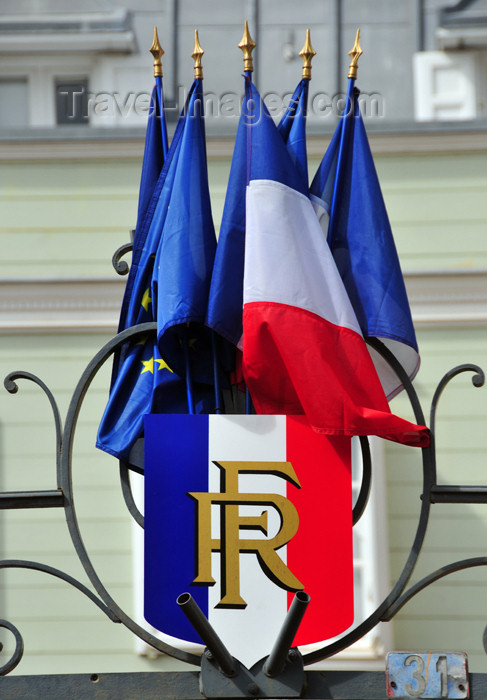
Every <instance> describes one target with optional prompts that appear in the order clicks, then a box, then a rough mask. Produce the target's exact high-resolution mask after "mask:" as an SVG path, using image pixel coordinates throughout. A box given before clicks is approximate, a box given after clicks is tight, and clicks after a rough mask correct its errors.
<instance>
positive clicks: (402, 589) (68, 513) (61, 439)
mask: <svg viewBox="0 0 487 700" xmlns="http://www.w3.org/2000/svg"><path fill="white" fill-rule="evenodd" d="M149 333H150V334H155V333H156V324H155V323H145V324H140V325H138V326H134V327H132V328H129V329H127V330H124V331H122V332H121V333H119V334H118V335H117V336H115V337H114V338H112V339H111V340H110V341H109V342H108V343H107V344H106V345H105V346H104V347H103V348H101V350H100V351H99V352H98V353H97V354H96V355H95V356H94V357H93V359H92V360H91V361H90V363H89V364H88V366H87V367H86V369H85V371H84V372H83V374H82V376H81V378H80V380H79V382H78V384H77V386H76V388H75V391H74V393H73V396H72V399H71V402H70V405H69V408H68V412H67V416H66V423H65V427H64V430H63V429H62V424H61V419H60V415H59V411H58V408H57V405H56V402H55V400H54V397H53V395H52V394H51V392H50V391H49V389H48V388H47V387H46V385H45V384H44V383H43V382H42V381H41V380H40V379H39V378H37V377H35V376H34V375H32V374H30V373H27V372H12V373H10V374H9V375H8V376H7V377H6V379H5V388H6V389H7V391H9V392H10V393H15V392H16V391H17V390H18V386H17V384H16V380H18V379H26V380H30V381H33V382H35V383H36V384H37V385H38V386H39V387H40V388H41V389H42V390H43V391H44V393H45V394H46V396H47V398H48V400H49V402H50V404H51V408H52V411H53V417H54V422H55V426H56V471H57V489H55V490H52V491H45V492H44V491H37V492H18V493H14V494H11V493H10V494H5V493H4V494H0V509H2V508H3V509H8V508H24V507H61V506H62V507H64V510H65V518H66V522H67V525H68V530H69V533H70V536H71V540H72V542H73V546H74V548H75V551H76V553H77V555H78V558H79V559H80V562H81V564H82V565H83V568H84V570H85V572H86V574H87V576H88V578H89V580H90V582H91V584H92V586H93V588H94V590H95V591H96V595H95V594H94V593H93V592H92V591H91V590H90V589H89V588H87V587H86V586H85V585H84V584H82V583H81V582H79V581H76V580H75V579H73V578H72V577H70V576H69V575H68V574H65V573H63V572H61V571H58V570H56V569H52V568H51V567H48V566H46V565H43V564H40V563H37V562H25V561H20V560H18V561H17V560H4V561H0V568H11V567H17V568H28V569H36V570H38V571H42V572H44V573H47V574H50V575H54V576H57V577H58V578H61V579H62V580H64V581H66V582H67V583H69V584H70V585H72V586H74V587H76V588H77V589H78V590H80V591H81V592H82V593H84V594H85V595H86V596H87V597H89V598H90V599H91V600H92V602H94V603H95V604H96V605H97V606H98V607H99V608H100V609H101V610H102V611H103V612H104V613H105V615H107V617H109V619H111V620H112V621H113V622H119V623H121V624H123V625H124V626H125V627H127V628H128V629H130V630H131V631H132V633H133V634H135V635H136V636H138V637H139V638H140V639H142V640H143V641H145V642H146V643H147V644H149V645H150V646H152V647H153V648H154V649H156V650H157V651H160V652H162V653H164V654H167V655H169V656H172V657H174V658H177V659H179V660H181V661H184V662H186V663H189V664H192V665H195V666H199V665H200V663H201V657H200V655H199V654H192V653H189V652H186V651H182V650H181V649H178V648H177V647H174V646H172V645H169V644H167V643H165V642H163V641H161V640H160V639H158V638H157V637H155V636H154V635H152V634H151V633H150V632H148V631H147V630H145V629H144V628H143V627H141V626H140V625H139V624H138V623H137V622H135V621H134V620H133V619H132V618H131V617H130V616H128V615H127V614H126V613H125V612H124V611H123V610H122V608H120V606H119V605H118V604H117V603H116V601H115V600H114V599H113V598H112V597H111V596H110V594H109V593H108V591H107V590H106V588H105V586H104V585H103V583H102V581H101V579H100V578H99V576H98V574H97V572H96V571H95V568H94V566H93V564H92V562H91V560H90V557H89V555H88V552H87V550H86V547H85V545H84V542H83V539H82V535H81V531H80V528H79V524H78V519H77V515H76V508H75V499H74V493H73V482H72V459H73V456H72V451H73V441H74V434H75V430H76V425H77V420H78V416H79V412H80V410H81V406H82V403H83V400H84V397H85V396H86V393H87V391H88V389H89V387H90V385H91V383H92V381H93V379H94V377H95V376H96V374H97V372H98V371H99V369H100V368H101V366H102V365H103V364H104V363H105V362H106V361H107V359H108V358H109V357H110V356H111V355H112V354H113V353H114V352H116V351H117V350H118V349H119V348H120V347H121V346H122V345H123V344H125V343H126V342H127V341H134V340H137V339H138V338H140V337H142V336H145V335H147V334H149ZM367 342H368V343H369V345H371V346H373V347H374V349H375V350H376V351H377V352H379V353H380V354H381V355H382V357H384V359H385V360H386V361H387V362H388V363H389V365H390V366H391V367H392V369H393V370H394V371H395V373H396V374H397V376H398V377H399V378H400V380H401V382H402V383H403V386H404V388H405V390H406V392H407V395H408V398H409V400H410V403H411V406H412V409H413V412H414V416H415V419H416V422H417V423H421V424H423V425H424V424H425V420H424V415H423V411H422V408H421V405H420V402H419V400H418V397H417V394H416V391H415V389H414V388H413V386H412V383H411V382H410V380H409V378H408V377H407V375H406V373H405V372H404V370H403V368H402V367H401V365H400V364H399V363H398V362H397V361H396V360H395V358H394V356H393V355H392V354H391V353H390V352H389V351H388V349H387V348H386V347H385V346H384V345H383V344H382V343H381V342H380V341H377V340H375V339H368V340H367ZM467 371H468V372H474V376H473V378H472V382H473V385H474V386H475V387H480V386H483V384H484V381H485V376H484V373H483V371H482V369H481V368H480V367H478V366H477V365H473V364H465V365H461V366H459V367H455V368H454V369H452V370H451V371H450V372H448V373H447V374H446V375H445V376H444V377H443V379H442V380H441V382H440V383H439V385H438V388H437V390H436V392H435V395H434V398H433V401H432V407H431V424H430V425H431V437H432V439H431V443H430V445H429V447H425V448H422V465H423V491H422V503H421V510H420V516H419V521H418V525H417V529H416V533H415V536H414V540H413V544H412V547H411V550H410V553H409V555H408V557H407V560H406V562H405V564H404V566H403V569H402V571H401V574H400V575H399V578H398V579H397V581H396V583H395V585H394V586H393V588H392V589H391V591H390V593H389V594H388V596H387V597H386V598H385V599H384V601H383V602H382V603H381V604H380V605H379V606H378V608H377V609H376V610H375V611H374V612H373V613H372V614H371V615H370V616H369V617H368V618H367V619H365V620H364V621H363V622H361V623H360V624H359V625H358V626H357V627H355V628H354V629H353V630H351V631H350V632H348V633H345V634H344V636H342V637H341V638H340V639H338V640H336V641H334V642H332V643H329V644H324V645H323V646H322V647H320V648H319V649H316V650H314V651H313V652H311V653H307V654H305V655H304V656H303V662H304V664H305V665H308V664H312V663H315V662H317V661H320V660H322V659H325V658H328V657H330V656H333V655H334V654H336V653H338V652H340V651H342V650H343V649H345V648H347V647H348V646H350V645H351V644H353V643H354V642H356V641H357V640H358V639H360V638H361V637H363V636H364V635H365V634H367V633H368V632H369V631H370V630H371V629H373V628H374V627H375V626H376V625H377V624H378V623H379V622H380V621H387V620H390V619H391V618H392V617H393V616H394V615H395V614H396V612H397V611H398V610H399V609H400V608H401V607H402V606H403V605H404V604H405V603H406V602H408V601H409V600H410V599H411V598H412V597H413V596H414V595H415V594H416V593H418V592H419V591H420V590H423V588H425V587H426V586H427V585H429V584H430V583H432V582H434V581H436V580H438V579H439V578H441V577H443V576H446V575H448V574H449V573H451V572H453V571H458V570H460V569H463V568H469V567H473V566H480V565H485V564H487V557H478V558H475V559H468V560H463V561H460V562H455V563H453V564H451V565H449V566H448V567H443V568H442V569H439V570H437V571H435V572H432V573H431V574H430V575H429V576H427V577H425V578H424V579H422V581H420V582H419V583H416V584H415V585H414V586H411V587H410V588H409V589H407V590H406V586H407V584H408V581H409V579H410V577H411V574H412V572H413V570H414V567H415V565H416V562H417V560H418V557H419V554H420V551H421V547H422V545H423V542H424V538H425V534H426V528H427V524H428V519H429V514H430V507H431V504H432V503H434V502H436V501H437V500H442V499H443V500H444V499H447V498H448V499H450V500H449V501H448V502H471V501H465V498H476V499H480V500H476V501H473V502H484V503H487V487H477V488H474V487H461V486H459V487H442V486H439V485H438V484H437V483H436V461H435V440H434V429H435V416H436V409H437V404H438V401H439V398H440V396H441V394H442V392H443V390H444V389H445V388H446V386H447V384H448V383H449V382H450V381H451V380H452V379H453V378H454V377H456V376H457V375H458V374H460V373H462V372H467ZM360 443H361V447H362V455H363V463H364V469H363V477H362V485H361V488H360V492H359V496H358V499H357V502H356V504H355V507H354V513H353V522H354V524H355V523H356V522H357V521H358V520H359V518H360V516H361V515H362V513H363V512H364V510H365V507H366V504H367V500H368V495H369V492H370V487H371V473H372V470H371V461H370V451H369V445H368V440H367V438H361V440H360ZM120 475H121V486H122V492H123V495H124V498H125V502H126V504H127V507H128V510H129V512H130V515H131V516H132V517H133V518H134V519H135V521H136V522H137V523H138V524H139V525H140V526H142V527H143V515H142V514H141V513H140V512H139V511H138V509H137V507H136V505H135V503H134V500H133V496H132V493H131V488H130V478H129V467H128V465H126V464H124V463H120ZM452 488H453V489H456V491H454V492H453V493H452V491H451V489H452ZM445 489H446V491H445ZM0 627H5V628H7V629H9V630H10V631H11V632H12V634H13V635H14V637H15V639H16V648H15V652H14V654H13V656H12V658H11V659H10V661H9V662H7V663H6V664H5V665H4V666H2V667H0V675H6V674H7V673H9V672H10V671H11V670H13V668H15V666H17V664H18V663H19V661H20V659H21V657H22V653H23V642H22V637H21V635H20V633H19V631H18V630H17V628H15V626H14V625H12V624H11V623H9V622H7V621H0Z"/></svg>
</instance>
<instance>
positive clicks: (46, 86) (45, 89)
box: [0, 0, 487, 674]
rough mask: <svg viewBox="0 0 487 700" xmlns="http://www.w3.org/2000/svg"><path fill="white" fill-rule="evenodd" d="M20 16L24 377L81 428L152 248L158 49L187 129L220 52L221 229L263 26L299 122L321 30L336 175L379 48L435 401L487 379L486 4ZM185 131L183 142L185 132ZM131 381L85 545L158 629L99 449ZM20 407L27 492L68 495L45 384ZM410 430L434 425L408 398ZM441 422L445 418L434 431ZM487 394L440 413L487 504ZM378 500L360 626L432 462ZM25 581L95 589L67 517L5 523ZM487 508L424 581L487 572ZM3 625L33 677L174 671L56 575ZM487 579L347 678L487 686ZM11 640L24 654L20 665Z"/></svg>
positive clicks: (13, 316) (455, 586) (13, 303)
mask: <svg viewBox="0 0 487 700" xmlns="http://www.w3.org/2000/svg"><path fill="white" fill-rule="evenodd" d="M8 5H9V3H4V11H3V14H2V17H1V18H0V105H1V107H0V126H1V130H0V183H1V184H0V197H1V201H2V205H3V207H2V211H3V216H2V220H1V222H0V242H1V244H2V251H3V256H2V263H1V265H0V334H1V342H0V369H1V374H2V375H3V376H5V375H6V374H7V373H8V372H10V371H12V370H17V369H20V370H26V371H29V372H32V373H34V374H36V375H38V376H39V377H40V378H41V379H42V380H43V381H45V382H46V384H47V385H48V386H49V387H50V388H51V390H52V391H53V393H54V396H55V398H56V400H57V401H58V403H59V407H60V411H61V415H62V416H65V414H66V411H67V409H68V406H69V402H70V398H71V395H72V392H73V390H74V388H75V386H76V383H77V382H78V380H79V378H80V376H81V374H82V372H83V370H84V368H85V366H86V365H87V363H88V362H89V360H90V359H91V358H92V357H93V355H94V354H95V353H96V352H97V351H98V350H99V348H100V347H102V346H103V345H104V344H105V343H106V342H107V341H108V340H109V338H110V337H111V336H112V335H113V334H114V333H115V332H116V327H117V322H118V312H119V306H120V301H121V296H122V293H123V284H124V280H123V278H120V277H119V276H117V275H116V274H115V272H114V271H113V267H112V264H111V257H112V254H113V252H114V251H115V250H116V249H117V248H118V247H119V246H120V245H121V244H123V243H125V242H126V241H127V240H128V239H129V230H130V229H131V228H133V226H134V223H135V217H136V210H137V192H138V184H139V178H140V167H141V160H142V153H143V144H144V126H145V122H146V119H147V108H148V95H149V94H150V90H151V86H152V69H151V62H152V59H151V57H150V55H149V54H148V52H147V49H148V47H149V45H150V43H151V41H152V28H153V25H154V24H157V25H158V28H159V36H160V39H161V42H162V44H163V46H164V49H165V51H166V53H165V56H164V58H163V67H164V89H165V95H166V100H167V105H168V117H169V121H170V127H171V124H174V123H175V120H176V115H177V113H178V109H179V107H180V104H181V99H182V97H183V96H184V94H185V90H187V89H188V87H189V85H190V83H191V79H192V73H191V71H192V61H191V58H190V54H191V51H192V47H193V31H194V28H195V27H198V28H199V32H200V41H201V43H202V45H203V48H204V49H205V52H206V53H205V56H204V59H203V63H204V67H205V91H206V96H207V105H206V107H207V113H208V118H207V133H208V157H209V180H210V187H211V194H212V206H213V215H214V219H215V224H216V225H217V228H218V223H219V221H220V218H221V212H222V208H223V201H224V196H225V189H226V182H227V179H228V173H229V168H230V160H231V155H232V148H233V136H234V132H235V128H236V124H237V119H238V105H239V98H240V94H241V91H242V80H241V71H242V64H241V54H240V51H238V49H237V48H236V44H237V43H238V41H239V40H240V38H241V35H242V27H243V22H244V20H245V19H248V20H249V25H250V29H251V33H252V34H253V36H254V38H255V40H256V41H257V44H258V46H257V48H256V51H255V54H254V56H255V66H256V71H255V80H256V83H257V85H258V88H259V90H260V91H261V93H262V94H263V95H265V96H266V100H267V102H268V104H269V106H270V108H272V109H274V110H275V116H276V117H278V116H279V110H282V108H283V105H284V104H285V99H286V95H289V94H290V93H291V92H292V91H293V89H294V87H295V85H296V83H297V82H298V80H299V78H300V73H301V60H300V58H299V56H298V53H299V50H300V48H301V46H302V44H303V43H304V33H305V29H306V27H308V26H309V27H310V28H311V38H312V43H313V45H314V47H315V49H316V50H317V52H318V55H317V56H316V57H315V59H314V63H313V80H312V89H311V91H310V116H309V129H308V133H309V138H308V152H309V159H310V168H309V169H310V174H311V175H312V174H314V172H315V170H316V168H317V166H318V164H319V162H320V159H321V157H322V155H323V153H324V151H325V149H326V146H327V143H328V142H329V139H330V136H331V133H332V131H333V129H334V127H335V125H336V122H337V117H338V113H339V110H340V104H341V102H340V99H341V98H342V95H343V90H344V88H345V83H346V70H347V65H348V57H347V55H346V53H347V51H348V50H349V48H351V46H352V44H353V40H354V36H355V31H356V28H357V26H360V27H361V32H362V46H363V48H364V55H363V56H362V58H361V60H360V64H359V65H360V68H359V81H358V85H359V86H360V87H361V89H362V97H361V99H362V103H361V104H362V110H363V112H364V117H365V122H366V125H367V129H368V131H369V135H370V142H371V146H372V150H373V153H374V157H375V161H376V166H377V170H378V173H379V178H380V180H381V184H382V187H383V193H384V197H385V200H386V205H387V208H388V211H389V216H390V219H391V223H392V228H393V232H394V236H395V240H396V245H397V248H398V252H399V257H400V260H401V264H402V267H403V271H404V275H405V280H406V285H407V288H408V293H409V297H410V302H411V306H412V312H413V319H414V321H415V325H416V330H417V335H418V342H419V346H420V352H421V355H422V367H421V370H420V373H419V375H418V377H417V379H416V381H415V386H416V389H417V391H418V394H419V396H420V399H421V401H422V402H423V406H424V409H425V411H426V413H427V410H428V406H429V403H430V401H431V399H432V396H433V393H434V390H435V387H436V385H437V383H438V381H439V380H440V379H441V377H442V376H443V374H444V373H445V372H446V371H448V370H449V369H450V368H451V367H453V366H455V365H457V364H460V363H463V362H473V363H475V364H478V365H480V366H483V367H484V368H485V367H486V366H487V237H486V235H485V230H486V224H487V204H486V201H487V200H486V197H485V192H486V191H487V175H486V173H487V168H486V164H487V130H486V129H485V121H484V114H485V112H484V97H483V91H484V89H485V84H486V81H485V79H484V77H483V76H484V71H485V48H484V28H485V35H486V37H487V20H486V17H487V15H486V10H485V6H486V3H482V2H463V3H459V4H458V6H457V5H452V4H450V5H449V6H447V5H446V4H445V3H444V2H437V1H435V2H433V1H432V0H431V1H428V0H425V1H424V2H412V0H411V1H409V2H401V3H400V2H392V3H391V2H385V0H384V2H375V3H369V2H368V3H364V2H357V1H355V0H342V1H340V0H336V1H333V0H328V2H308V3H306V5H305V6H299V5H296V4H293V3H288V2H284V3H283V2H282V1H281V2H274V0H266V2H262V1H261V2H259V1H258V0H253V1H252V0H247V1H246V2H243V3H239V4H234V3H232V4H231V3H225V2H220V1H214V0H212V1H210V0H208V1H207V2H203V3H202V2H199V3H196V2H193V1H192V0H180V2H177V1H176V0H160V1H157V0H146V1H145V2H143V3H129V2H125V3H123V4H122V3H112V2H108V1H106V2H103V3H100V2H96V3H95V2H93V3H91V2H89V1H86V2H83V3H80V4H79V5H78V7H77V9H76V10H74V9H73V8H72V7H70V8H67V7H66V5H67V3H62V2H55V1H54V0H50V1H49V0H46V1H45V2H43V3H35V4H34V3H29V2H22V3H18V2H16V3H12V4H11V7H8ZM170 130H171V128H170ZM109 364H110V363H109V362H108V363H107V364H106V365H105V366H104V367H103V368H102V370H101V371H100V372H99V374H98V375H97V377H96V380H95V381H94V382H93V385H92V386H91V388H90V391H89V392H88V395H87V397H86V399H85V401H84V403H83V406H82V410H81V413H80V418H79V428H78V431H77V438H76V442H75V447H74V454H73V480H74V484H75V493H76V499H77V512H78V516H79V520H80V528H81V532H82V535H83V538H84V540H85V544H86V546H87V549H88V550H89V552H90V554H91V555H92V559H93V563H94V565H95V567H96V569H97V571H98V572H99V575H100V578H101V579H102V581H103V582H104V584H105V585H106V587H107V588H108V590H109V592H110V594H111V595H112V596H113V598H114V599H115V600H116V601H117V602H119V604H120V605H121V606H122V607H123V608H124V609H126V610H127V612H129V614H130V613H131V614H133V615H134V616H136V617H137V616H139V617H140V596H139V595H138V590H139V588H138V587H139V585H140V573H139V570H140V565H139V564H140V560H139V559H138V557H139V556H140V532H138V529H137V527H135V526H134V525H133V523H132V522H131V518H130V516H129V514H128V512H127V510H126V508H125V505H124V503H123V498H122V495H121V491H120V483H119V473H118V465H117V463H116V462H115V460H114V459H113V458H111V457H109V456H108V455H105V454H104V453H101V452H98V451H96V450H95V448H94V442H95V435H96V429H97V425H98V421H99V418H100V416H101V412H102V410H103V407H104V405H105V401H106V397H107V392H108V386H109V376H110V366H109ZM19 387H20V390H19V392H18V393H17V394H16V395H14V396H12V395H9V394H7V393H6V392H3V394H1V395H0V483H1V489H2V490H3V491H14V490H24V489H25V490H33V489H46V488H47V489H49V488H54V484H55V439H54V427H53V421H52V417H51V415H50V413H49V407H48V404H47V399H46V397H45V396H44V395H43V394H42V392H40V390H39V389H38V388H37V387H36V386H34V385H31V384H30V383H28V382H21V381H19ZM392 409H393V410H394V411H395V412H397V413H399V414H400V415H404V416H405V417H411V415H412V414H411V408H410V406H409V405H408V402H407V399H406V398H405V397H404V396H399V397H397V398H396V399H394V401H393V403H392ZM426 420H427V421H428V416H427V415H426ZM486 420H487V398H486V394H485V389H474V388H473V387H472V385H471V383H470V379H469V377H468V376H467V375H462V376H461V377H459V378H457V379H456V380H455V381H454V383H453V384H452V385H451V387H450V388H449V389H448V390H447V392H446V393H445V396H444V398H443V399H442V400H441V402H440V409H439V416H438V432H437V448H438V473H439V480H440V481H441V483H447V484H456V483H473V484H474V483H478V484H482V483H485V470H484V464H485V455H486V451H487V442H486V438H485V425H486ZM374 451H375V464H376V466H375V470H376V471H374V489H375V492H374V500H373V503H372V504H371V506H369V511H370V513H371V514H370V516H369V520H368V522H366V524H365V526H364V527H363V528H362V531H360V532H358V533H357V535H356V538H355V552H354V556H355V559H356V577H357V591H359V592H360V596H359V598H357V603H356V613H357V622H360V621H361V618H362V617H364V616H366V615H367V614H368V612H370V611H371V610H373V608H374V607H375V606H376V605H377V604H378V603H379V602H380V601H381V600H382V598H383V597H384V596H385V595H386V594H387V591H388V590H389V589H390V587H391V585H392V584H393V582H394V581H395V580H396V578H397V576H398V575H399V572H400V570H401V568H402V566H403V564H404V561H405V559H406V557H407V553H408V551H409V548H410V546H411V544H412V541H413V538H414V532H415V528H416V524H417V520H418V514H419V508H420V503H421V501H420V493H421V481H422V473H421V463H420V456H419V454H418V453H417V451H416V450H413V449H412V448H402V447H399V446H396V445H392V444H389V443H388V444H379V443H377V444H376V445H375V446H374ZM0 522H1V532H2V538H1V540H0V548H1V554H0V557H1V558H2V559H24V560H34V561H42V562H44V563H46V564H48V565H50V566H53V567H55V568H58V569H61V570H64V571H67V572H68V573H70V574H71V575H73V576H75V577H76V578H79V579H80V580H83V581H85V579H86V577H85V574H84V572H83V570H82V568H81V566H80V564H79V562H78V560H77V558H76V556H75V554H74V551H73V548H72V544H71V542H70V539H69V536H68V533H67V529H66V526H65V524H64V521H63V515H62V513H61V512H58V511H57V510H56V509H46V510H43V511H40V510H20V511H5V512H3V513H2V514H1V515H0ZM486 528H487V510H486V507H485V506H482V505H462V506H458V505H455V506H453V505H435V506H434V507H433V517H432V520H431V523H430V526H429V529H428V534H427V539H426V543H425V548H424V552H423V554H422V556H421V558H420V561H419V564H418V567H417V570H416V571H415V572H414V575H413V580H418V579H419V578H421V577H422V576H423V575H425V574H426V573H428V572H429V571H431V570H432V569H436V568H438V567H439V566H442V565H445V564H448V563H449V562H451V561H454V560H458V559H464V558H467V557H470V556H482V555H484V554H485V552H484V542H485V532H484V531H485V529H486ZM0 574H1V576H0V608H1V611H2V612H1V614H0V617H3V618H5V619H8V620H10V621H12V622H13V623H14V624H16V625H17V627H18V628H19V629H20V631H21V632H22V634H23V636H24V641H25V656H24V660H23V661H22V662H21V664H20V666H19V667H18V668H17V669H16V671H15V673H24V674H25V673H29V674H30V673H56V672H58V673H59V672H95V671H107V672H108V671H120V670H151V669H152V670H161V669H166V670H172V669H174V668H177V667H180V665H179V663H178V662H176V661H173V660H171V659H169V658H167V657H164V656H159V655H156V654H152V652H151V651H150V648H149V647H147V646H145V645H143V644H140V643H136V642H135V641H134V638H133V637H132V635H131V634H130V633H129V632H128V631H127V630H125V629H123V628H122V627H121V626H120V625H115V624H113V623H111V622H110V621H109V620H108V619H106V618H104V616H103V615H102V614H101V613H100V612H99V611H98V609H97V608H96V607H95V606H93V605H92V603H91V602H89V601H88V600H87V599H85V598H84V597H83V596H82V595H81V594H80V593H79V592H78V591H76V590H74V589H72V588H70V587H69V586H67V585H66V584H64V583H63V582H62V581H58V580H56V579H55V578H53V577H49V576H46V575H45V574H41V573H37V572H33V571H27V570H23V569H4V570H2V571H1V572H0ZM486 582H487V572H486V571H485V570H484V568H476V569H471V570H467V571H463V572H460V573H458V574H455V575H453V576H451V577H448V578H446V579H443V580H442V581H440V582H438V583H436V584H435V585H434V586H432V587H431V588H429V589H427V590H426V591H424V592H423V593H421V594H420V595H419V596H418V597H417V598H415V599H414V600H413V601H412V602H411V603H409V604H408V605H407V606H406V607H405V608H403V609H402V610H401V611H400V613H399V615H398V616H397V617H396V618H395V619H394V621H392V622H390V623H387V624H384V625H382V627H381V628H380V629H379V630H378V631H377V632H374V633H372V634H370V635H368V636H367V638H366V639H364V640H363V642H361V643H359V644H358V645H357V646H356V647H355V648H354V649H351V650H349V651H348V652H346V653H344V654H343V655H342V657H341V658H340V659H336V660H332V661H329V662H327V663H328V665H330V664H332V665H333V664H334V665H348V666H349V667H352V668H359V667H364V668H383V664H384V653H385V651H387V650H389V649H418V650H419V649H426V650H429V649H434V650H446V651H448V650H457V649H461V650H465V651H467V652H468V654H469V659H470V667H471V670H474V671H485V670H486V668H487V658H486V657H485V654H484V651H483V648H482V634H483V631H484V628H485V626H486V624H487V620H485V619H483V618H482V616H481V615H480V614H479V610H481V609H482V608H483V605H485V595H486V594H485V584H486ZM3 632H4V631H3V630H0V633H2V639H1V641H3V642H4V643H5V649H4V652H2V653H3V654H5V655H6V656H8V653H9V649H11V648H12V645H13V641H12V638H11V635H9V634H8V633H6V632H5V633H3Z"/></svg>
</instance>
